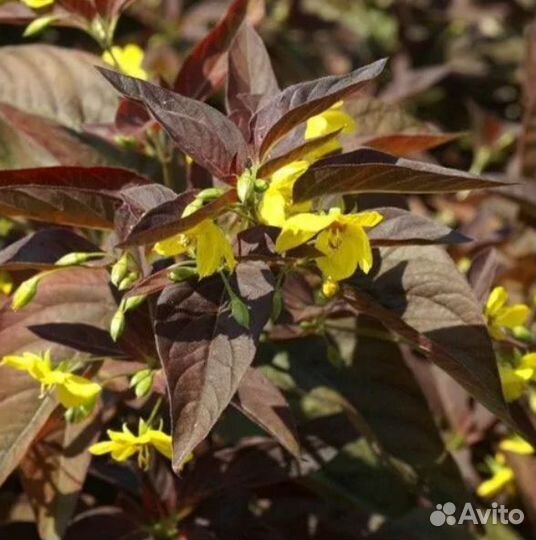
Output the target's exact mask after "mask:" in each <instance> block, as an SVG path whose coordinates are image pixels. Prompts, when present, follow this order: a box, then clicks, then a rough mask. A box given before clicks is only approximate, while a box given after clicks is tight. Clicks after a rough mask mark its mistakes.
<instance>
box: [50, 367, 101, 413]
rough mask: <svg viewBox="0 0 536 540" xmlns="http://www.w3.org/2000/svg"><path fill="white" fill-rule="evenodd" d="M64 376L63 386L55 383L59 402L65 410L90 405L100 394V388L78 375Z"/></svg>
mask: <svg viewBox="0 0 536 540" xmlns="http://www.w3.org/2000/svg"><path fill="white" fill-rule="evenodd" d="M66 375H67V377H66V378H65V381H64V382H63V384H59V383H56V392H57V395H58V400H59V402H60V403H61V404H62V405H63V406H64V407H65V408H66V409H69V408H70V407H80V406H82V405H91V404H92V403H93V402H94V401H95V399H96V398H97V396H98V395H99V394H100V392H101V390H102V388H101V386H100V385H99V384H97V383H95V382H92V381H90V380H88V379H85V378H84V377H79V376H78V375H71V374H66Z"/></svg>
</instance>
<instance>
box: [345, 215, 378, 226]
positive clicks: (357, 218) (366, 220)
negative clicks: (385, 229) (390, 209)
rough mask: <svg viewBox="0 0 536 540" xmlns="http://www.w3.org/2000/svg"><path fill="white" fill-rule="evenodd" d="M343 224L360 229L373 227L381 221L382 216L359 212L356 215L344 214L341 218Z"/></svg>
mask: <svg viewBox="0 0 536 540" xmlns="http://www.w3.org/2000/svg"><path fill="white" fill-rule="evenodd" d="M341 220H342V222H343V223H351V224H353V225H359V226H360V227H367V228H370V227H375V226H376V225H378V223H381V222H382V221H383V216H382V215H381V214H380V213H379V212H359V213H358V214H346V215H344V216H341Z"/></svg>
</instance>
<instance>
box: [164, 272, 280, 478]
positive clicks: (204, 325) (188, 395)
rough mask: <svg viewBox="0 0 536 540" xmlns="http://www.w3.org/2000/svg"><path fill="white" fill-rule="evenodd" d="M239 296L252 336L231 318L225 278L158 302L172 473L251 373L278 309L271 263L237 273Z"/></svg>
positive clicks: (169, 292) (174, 290)
mask: <svg viewBox="0 0 536 540" xmlns="http://www.w3.org/2000/svg"><path fill="white" fill-rule="evenodd" d="M233 277H234V280H233V281H235V283H234V284H233V285H232V286H233V288H234V290H236V291H237V292H238V294H240V297H241V298H242V300H243V301H244V302H245V303H246V305H247V306H248V307H249V309H250V315H251V322H250V330H249V331H248V330H246V329H245V328H244V327H243V326H241V325H240V324H239V323H238V322H237V321H236V320H235V319H234V318H233V317H232V315H231V312H230V306H229V299H228V295H227V293H226V291H225V288H224V286H223V283H222V281H221V279H220V278H219V277H218V276H215V277H212V278H208V279H204V280H202V281H200V282H199V283H181V284H178V285H172V286H170V287H167V288H166V289H165V290H164V292H163V293H162V295H161V296H160V298H159V300H158V305H157V310H156V323H155V333H156V340H157V346H158V352H159V355H160V358H161V360H162V364H163V366H164V369H165V372H166V378H167V385H168V390H169V396H170V403H171V415H172V427H173V467H174V469H175V470H177V471H178V470H179V469H180V467H181V465H182V463H183V462H184V460H185V459H186V457H187V456H188V454H189V453H190V452H191V451H192V450H193V449H194V448H195V447H196V446H197V444H198V443H199V442H201V441H202V440H203V439H204V438H205V437H206V436H207V434H208V433H209V431H210V429H211V428H212V426H213V425H214V424H215V422H216V421H217V420H218V417H219V416H220V414H221V413H222V411H223V410H224V409H225V407H226V406H227V405H228V404H229V402H230V400H231V398H232V397H233V395H234V393H235V392H236V390H237V389H238V386H239V385H240V381H241V380H242V378H243V376H244V374H245V373H246V371H247V369H248V367H249V366H250V364H251V362H252V361H253V358H254V356H255V352H256V349H257V343H258V340H259V337H260V333H261V331H262V329H263V327H264V325H265V324H266V322H267V321H268V318H269V316H270V313H271V309H272V301H271V299H272V293H273V289H274V284H273V276H272V274H271V272H270V271H269V269H268V267H267V266H266V265H265V264H264V263H260V262H249V263H242V264H239V265H238V266H237V269H236V272H235V275H234V276H233Z"/></svg>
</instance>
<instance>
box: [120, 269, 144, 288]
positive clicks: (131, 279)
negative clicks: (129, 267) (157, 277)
mask: <svg viewBox="0 0 536 540" xmlns="http://www.w3.org/2000/svg"><path fill="white" fill-rule="evenodd" d="M139 277H140V275H139V273H138V272H136V271H134V272H129V273H128V274H127V276H126V277H125V278H123V279H122V280H121V282H120V283H119V285H118V286H117V288H118V289H119V290H120V291H126V290H127V289H130V288H131V287H132V285H134V283H136V281H138V279H139Z"/></svg>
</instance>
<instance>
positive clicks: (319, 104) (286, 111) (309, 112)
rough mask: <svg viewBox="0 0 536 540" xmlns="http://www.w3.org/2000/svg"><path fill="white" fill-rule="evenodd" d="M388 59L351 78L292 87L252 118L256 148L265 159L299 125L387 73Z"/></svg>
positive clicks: (329, 78) (328, 79) (352, 74)
mask: <svg viewBox="0 0 536 540" xmlns="http://www.w3.org/2000/svg"><path fill="white" fill-rule="evenodd" d="M384 66H385V60H379V61H378V62H375V63H373V64H370V65H368V66H365V67H363V68H360V69H357V70H356V71H353V72H352V73H349V74H347V75H332V76H330V77H324V78H321V79H317V80H314V81H308V82H304V83H298V84H295V85H293V86H289V87H288V88H286V89H285V90H283V91H282V92H280V93H279V94H278V95H276V96H275V97H274V98H273V99H272V100H271V101H269V102H268V103H267V104H266V105H265V106H264V107H262V108H261V109H260V110H259V111H258V112H257V113H256V114H255V116H254V117H253V118H252V120H251V121H252V126H254V133H255V145H256V147H257V148H258V154H259V159H260V160H262V159H263V158H264V156H266V154H267V153H268V152H269V151H270V149H271V148H272V147H273V146H274V145H275V144H276V143H277V142H278V141H280V140H281V139H282V138H283V137H284V136H285V135H286V134H287V133H289V132H290V131H292V130H293V129H294V128H295V127H296V126H298V125H299V124H301V123H302V122H305V121H306V120H307V119H308V118H310V117H311V116H314V115H316V114H319V113H321V112H323V111H325V110H326V109H329V107H331V106H332V105H334V104H335V103H337V101H340V100H341V99H344V98H346V97H347V96H350V95H352V94H353V93H355V92H357V91H358V90H359V89H361V88H362V87H363V86H364V85H365V84H367V83H368V82H370V81H371V80H372V79H374V78H376V77H377V76H378V75H380V73H381V72H382V71H383V68H384Z"/></svg>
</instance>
